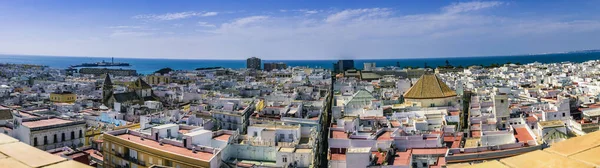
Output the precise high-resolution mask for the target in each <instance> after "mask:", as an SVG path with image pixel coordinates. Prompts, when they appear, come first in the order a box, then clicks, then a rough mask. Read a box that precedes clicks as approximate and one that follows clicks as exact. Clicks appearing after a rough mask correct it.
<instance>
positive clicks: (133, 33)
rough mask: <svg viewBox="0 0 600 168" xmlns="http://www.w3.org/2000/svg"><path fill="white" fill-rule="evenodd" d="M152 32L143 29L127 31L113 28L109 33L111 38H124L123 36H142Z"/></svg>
mask: <svg viewBox="0 0 600 168" xmlns="http://www.w3.org/2000/svg"><path fill="white" fill-rule="evenodd" d="M153 34H154V33H151V32H144V31H127V30H115V31H113V33H111V34H110V37H112V38H124V37H144V36H150V35H153Z"/></svg>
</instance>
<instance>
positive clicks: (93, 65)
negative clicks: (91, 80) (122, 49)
mask: <svg viewBox="0 0 600 168" xmlns="http://www.w3.org/2000/svg"><path fill="white" fill-rule="evenodd" d="M111 59H112V60H111V62H105V61H104V60H102V62H96V63H82V64H79V65H71V66H70V67H71V68H77V67H110V66H131V65H129V63H125V62H115V58H111Z"/></svg>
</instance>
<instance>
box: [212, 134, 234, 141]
mask: <svg viewBox="0 0 600 168" xmlns="http://www.w3.org/2000/svg"><path fill="white" fill-rule="evenodd" d="M229 137H231V135H229V134H221V135H217V136H215V137H213V139H215V140H219V141H229Z"/></svg>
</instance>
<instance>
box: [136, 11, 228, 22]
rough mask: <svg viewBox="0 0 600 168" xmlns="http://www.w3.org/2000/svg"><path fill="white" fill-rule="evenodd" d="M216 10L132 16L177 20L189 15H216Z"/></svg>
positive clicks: (144, 18)
mask: <svg viewBox="0 0 600 168" xmlns="http://www.w3.org/2000/svg"><path fill="white" fill-rule="evenodd" d="M217 14H218V13H217V12H177V13H166V14H160V15H156V14H146V15H136V16H133V18H134V19H143V20H158V21H165V20H179V19H186V18H191V17H197V16H200V17H207V16H216V15H217Z"/></svg>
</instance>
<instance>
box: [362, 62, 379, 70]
mask: <svg viewBox="0 0 600 168" xmlns="http://www.w3.org/2000/svg"><path fill="white" fill-rule="evenodd" d="M363 64H364V65H363V71H373V70H375V68H376V67H377V66H376V65H375V63H374V62H365V63H363Z"/></svg>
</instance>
